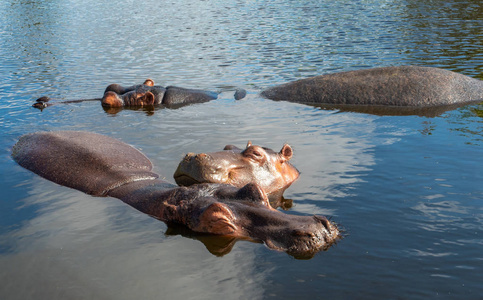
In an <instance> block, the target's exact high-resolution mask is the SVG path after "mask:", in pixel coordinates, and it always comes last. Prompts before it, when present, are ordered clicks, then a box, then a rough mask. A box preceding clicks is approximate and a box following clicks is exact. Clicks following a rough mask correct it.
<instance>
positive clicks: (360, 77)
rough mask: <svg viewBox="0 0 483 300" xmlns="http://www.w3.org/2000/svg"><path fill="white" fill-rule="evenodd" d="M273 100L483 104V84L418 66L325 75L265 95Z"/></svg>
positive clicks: (349, 103)
mask: <svg viewBox="0 0 483 300" xmlns="http://www.w3.org/2000/svg"><path fill="white" fill-rule="evenodd" d="M261 94H262V96H264V97H266V98H268V99H272V100H286V101H291V102H297V103H306V104H337V105H341V104H342V105H386V106H414V107H427V106H438V105H454V104H458V103H467V102H472V101H478V100H480V101H481V100H483V81H480V80H477V79H474V78H471V77H468V76H465V75H461V74H458V73H455V72H451V71H447V70H443V69H438V68H431V67H417V66H400V67H385V68H374V69H366V70H358V71H351V72H342V73H334V74H329V75H321V76H316V77H311V78H306V79H301V80H298V81H294V82H289V83H286V84H282V85H279V86H275V87H272V88H269V89H267V90H265V91H263V92H262V93H261Z"/></svg>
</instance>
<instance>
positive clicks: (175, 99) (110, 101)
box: [101, 84, 218, 107]
mask: <svg viewBox="0 0 483 300" xmlns="http://www.w3.org/2000/svg"><path fill="white" fill-rule="evenodd" d="M111 86H112V85H110V86H108V88H107V89H106V92H105V93H104V96H103V97H102V100H101V104H102V106H104V107H123V106H151V105H160V104H162V105H164V106H165V107H173V106H178V105H184V104H191V103H202V102H207V101H210V100H215V99H216V98H217V97H218V94H217V93H215V92H210V91H204V90H195V89H185V88H180V87H175V86H168V87H166V88H164V87H162V86H155V85H152V86H150V85H145V84H144V85H141V86H137V87H136V88H135V89H133V90H129V89H124V88H122V87H121V90H122V91H125V90H127V92H125V93H124V94H118V93H116V92H115V91H112V90H110V89H109V88H110V87H111ZM116 88H118V86H117V85H116Z"/></svg>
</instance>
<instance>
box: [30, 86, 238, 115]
mask: <svg viewBox="0 0 483 300" xmlns="http://www.w3.org/2000/svg"><path fill="white" fill-rule="evenodd" d="M243 92H244V90H242V89H238V90H237V91H236V92H235V98H237V97H241V96H240V95H243V97H244V94H243ZM245 94H246V92H245ZM216 98H218V93H216V92H211V91H205V90H197V89H186V88H180V87H175V86H168V87H166V88H165V87H162V86H156V85H154V81H153V80H152V79H146V80H145V81H144V83H143V84H138V85H133V86H129V87H123V86H121V85H119V84H111V85H109V86H108V87H107V88H106V89H105V91H104V95H103V97H102V98H94V99H78V100H67V101H60V102H49V101H50V98H49V97H45V96H44V97H40V98H38V99H37V100H36V102H35V103H34V104H33V107H35V108H39V109H44V108H46V107H47V106H51V105H55V104H59V103H78V102H84V101H100V102H101V104H102V106H103V107H106V108H110V107H145V106H155V105H163V106H165V107H170V108H172V107H178V106H181V105H186V104H192V103H202V102H207V101H210V100H215V99H216Z"/></svg>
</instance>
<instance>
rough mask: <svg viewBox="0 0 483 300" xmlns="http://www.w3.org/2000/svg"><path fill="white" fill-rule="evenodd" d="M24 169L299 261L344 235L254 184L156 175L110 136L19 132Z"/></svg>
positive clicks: (15, 153)
mask: <svg viewBox="0 0 483 300" xmlns="http://www.w3.org/2000/svg"><path fill="white" fill-rule="evenodd" d="M12 157H13V158H14V160H15V161H16V162H17V163H18V164H19V165H21V166H22V167H24V168H26V169H28V170H30V171H32V172H34V173H36V174H38V175H40V176H42V177H44V178H46V179H48V180H51V181H53V182H55V183H58V184H60V185H63V186H67V187H71V188H74V189H77V190H79V191H82V192H84V193H87V194H90V195H95V196H111V197H115V198H118V199H120V200H122V201H123V202H124V203H126V204H128V205H130V206H132V207H134V208H135V209H137V210H139V211H141V212H143V213H146V214H148V215H150V216H153V217H154V218H157V219H159V220H162V221H164V222H166V223H168V224H181V225H183V226H186V227H187V228H189V229H191V230H192V231H193V232H198V233H209V234H213V235H218V236H223V237H229V238H232V239H245V240H251V241H259V242H263V243H265V244H266V245H267V246H268V247H269V248H271V249H275V250H280V251H285V252H287V253H288V254H290V255H293V256H295V257H297V258H310V257H312V256H313V255H314V254H315V253H317V252H318V251H321V250H325V249H327V248H328V247H330V245H332V244H333V243H334V242H335V241H336V240H337V239H338V238H339V236H340V233H339V231H338V229H337V226H336V225H335V224H334V223H332V222H330V221H328V220H327V218H325V217H323V216H300V215H291V214H286V213H283V212H281V211H279V210H276V209H274V208H272V207H271V206H270V204H269V200H268V198H267V195H266V193H265V192H264V191H263V190H262V188H260V186H259V185H258V184H256V183H249V184H247V185H245V186H243V187H241V188H240V187H235V186H232V185H228V184H213V183H203V184H195V185H192V186H189V187H178V186H176V185H174V184H171V183H169V182H166V181H164V180H161V179H159V175H158V174H156V173H153V172H152V164H151V162H150V161H149V159H148V158H147V157H146V156H144V154H142V153H141V152H139V151H138V150H136V149H135V148H133V147H131V146H129V145H127V144H125V143H123V142H121V141H119V140H116V139H113V138H110V137H107V136H103V135H99V134H94V133H87V132H78V131H58V132H38V133H32V134H27V135H24V136H22V137H21V138H20V139H19V141H18V142H17V143H16V144H15V146H14V147H13V149H12Z"/></svg>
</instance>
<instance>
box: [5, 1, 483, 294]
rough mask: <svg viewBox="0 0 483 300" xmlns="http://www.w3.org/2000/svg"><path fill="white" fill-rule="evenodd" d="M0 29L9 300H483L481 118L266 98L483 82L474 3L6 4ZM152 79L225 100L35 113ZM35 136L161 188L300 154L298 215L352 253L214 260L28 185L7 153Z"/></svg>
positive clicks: (126, 212) (158, 225)
mask: <svg viewBox="0 0 483 300" xmlns="http://www.w3.org/2000/svg"><path fill="white" fill-rule="evenodd" d="M113 7H115V9H113ZM0 11H1V12H2V18H1V19H0V45H2V46H1V47H0V59H1V60H2V63H1V64H0V75H1V78H2V79H3V81H2V82H1V83H0V126H1V128H2V130H1V131H0V143H1V147H2V149H3V150H4V151H3V152H2V153H3V154H0V165H1V166H0V170H1V171H0V174H1V175H2V176H1V178H2V180H0V188H1V189H2V197H1V198H0V251H1V252H0V270H1V271H0V281H1V282H2V285H0V298H2V299H3V298H5V299H29V298H30V299H39V298H49V299H66V298H96V299H99V298H116V299H133V298H143V299H157V298H160V297H161V298H170V299H171V298H182V299H191V298H196V299H208V298H209V299H227V298H228V299H231V298H233V299H244V298H252V299H266V298H272V297H273V298H277V299H299V298H302V299H308V298H320V297H326V298H335V299H340V298H360V299H388V298H389V299H391V298H395V297H401V298H412V299H428V298H433V297H438V298H444V299H454V298H458V299H460V298H461V299H478V298H479V297H481V295H482V294H483V290H482V287H481V282H482V280H483V279H482V277H481V275H480V274H483V269H482V267H481V261H482V260H483V257H482V254H481V253H483V251H482V246H483V243H482V238H481V233H482V229H483V211H482V208H481V199H483V191H482V188H481V184H479V183H480V182H481V181H482V180H483V178H482V175H483V173H482V172H481V168H480V167H479V166H481V165H482V164H483V161H482V159H483V155H481V154H482V148H481V147H482V145H483V143H482V131H481V128H482V126H481V125H482V118H481V114H480V110H481V107H480V106H481V105H472V106H467V107H462V108H457V109H456V110H451V111H445V112H443V111H441V112H438V113H434V111H433V112H432V113H434V114H431V115H428V114H424V117H418V116H414V115H411V116H407V115H406V116H392V115H391V116H388V115H387V114H386V113H385V114H384V116H381V115H380V114H379V113H373V112H370V111H362V112H359V113H355V112H352V111H344V110H341V109H340V108H337V109H335V110H334V109H327V108H324V109H319V108H314V107H310V106H304V105H297V104H293V103H285V102H272V101H268V100H265V99H260V98H259V97H258V96H257V95H258V92H259V91H260V90H261V89H263V88H266V87H268V86H273V85H275V84H280V83H284V82H287V81H291V80H294V79H299V78H302V77H308V76H313V75H320V74H325V73H330V72H335V71H349V70H354V69H360V68H363V67H381V66H390V65H403V64H415V65H425V66H434V67H442V68H445V69H449V70H453V71H457V72H461V73H463V74H465V75H469V76H472V77H477V78H480V79H481V78H483V70H482V68H483V67H482V66H483V55H482V52H481V51H482V49H483V47H482V44H481V43H482V41H483V36H482V34H483V30H481V29H482V16H483V13H482V3H481V1H478V0H465V1H456V0H450V1H439V0H438V1H410V0H406V1H399V0H375V1H363V2H361V3H355V2H354V1H318V0H317V1H315V0H305V1H287V0H274V1H271V2H270V3H269V4H268V5H267V3H266V2H263V1H226V0H225V1H221V0H212V1H168V2H159V1H145V2H143V5H139V4H138V3H134V2H131V1H122V0H120V1H115V2H114V3H113V2H112V1H111V2H107V1H94V0H87V1H82V2H80V1H60V2H59V1H43V0H39V1H24V0H8V1H1V2H0ZM147 77H150V78H153V79H154V80H156V81H157V82H159V84H161V85H163V86H166V85H178V86H183V87H188V88H203V89H208V90H218V91H222V94H221V96H220V97H219V99H218V100H215V101H212V102H209V103H204V104H200V105H192V106H187V107H182V108H179V109H176V110H170V109H156V110H154V112H153V111H145V110H128V109H124V110H121V111H117V112H115V114H111V113H110V112H109V111H104V110H103V109H102V108H101V106H100V105H98V104H96V103H76V104H67V105H63V106H53V107H49V108H48V109H45V110H44V111H42V112H40V111H38V110H35V109H33V108H31V107H30V105H31V104H32V102H33V101H34V100H35V99H36V98H38V97H40V96H42V95H49V96H52V97H56V98H58V99H60V100H63V99H82V98H94V97H98V96H99V95H101V94H102V92H103V90H104V88H105V87H106V86H107V85H108V84H110V83H116V82H117V83H122V84H130V83H135V82H142V81H143V80H144V79H146V78H147ZM233 87H244V88H246V89H247V90H248V96H247V98H246V99H244V100H241V101H235V100H233V94H232V93H230V95H228V91H229V90H233ZM37 130H86V131H90V132H97V133H101V134H106V135H109V136H112V137H115V138H118V139H121V140H122V141H124V142H126V143H129V144H131V145H134V146H136V147H137V148H139V149H141V150H142V151H143V152H144V153H146V155H147V156H148V157H150V158H151V159H152V161H153V163H154V165H155V171H156V172H157V173H159V174H162V175H163V176H165V178H166V179H167V180H169V181H172V178H171V176H172V174H173V172H174V170H175V168H176V166H177V164H178V162H179V160H180V159H181V158H182V157H183V154H184V153H187V152H211V151H214V150H218V149H221V148H222V147H223V146H224V145H226V144H235V145H238V146H243V145H245V144H246V142H247V140H251V141H253V142H254V143H257V144H260V145H264V146H267V147H269V148H278V147H279V146H280V145H281V144H283V143H285V142H288V143H290V144H291V146H292V147H293V148H294V158H293V160H292V161H293V163H294V165H295V166H297V168H298V169H299V170H300V171H301V173H302V174H301V177H300V179H299V180H298V181H297V182H296V183H294V184H293V185H292V186H291V187H290V188H289V189H288V190H287V191H286V197H287V198H288V199H292V200H293V206H292V207H291V208H290V209H289V210H288V211H287V213H292V214H322V215H329V216H332V219H333V220H334V221H335V222H337V223H340V224H342V225H343V227H344V228H346V230H347V233H348V236H347V237H346V238H345V239H343V240H342V241H341V242H340V243H339V244H337V245H336V246H335V247H333V248H331V249H329V251H327V252H323V253H320V254H319V255H316V256H315V257H314V258H313V259H312V260H310V261H300V260H294V259H292V258H290V257H289V256H288V255H286V254H284V253H277V252H274V251H269V250H268V249H266V248H265V247H264V246H263V245H260V244H254V243H248V242H239V243H235V244H234V245H231V244H230V243H228V244H227V245H228V246H224V245H221V247H220V248H223V247H228V248H229V247H232V248H231V251H230V252H229V253H227V254H225V255H223V256H221V257H218V256H214V255H212V254H211V253H209V251H207V250H206V247H205V246H204V244H202V243H200V242H199V241H195V240H192V239H190V238H185V237H183V236H180V235H176V236H167V235H165V232H166V230H167V227H166V226H165V225H164V223H162V222H159V221H156V220H153V219H151V218H149V217H148V216H145V215H143V214H140V213H138V212H136V211H134V210H132V209H131V208H129V207H128V206H126V205H124V204H123V203H121V202H120V201H117V200H114V199H108V198H93V197H90V196H87V195H83V194H81V193H78V192H75V191H72V190H69V189H66V188H63V187H59V186H57V185H55V184H52V183H50V182H47V181H45V180H43V179H40V178H39V177H37V176H35V175H33V174H30V173H28V172H26V171H25V170H23V169H21V168H20V167H19V166H17V165H16V164H15V163H14V162H13V161H12V160H11V158H10V155H9V151H10V148H11V146H12V145H13V144H14V143H15V141H16V139H17V138H18V137H19V136H20V135H22V134H25V133H28V132H34V131H37ZM217 251H222V250H217ZM160 295H161V296H160ZM321 295H323V296H321Z"/></svg>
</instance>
